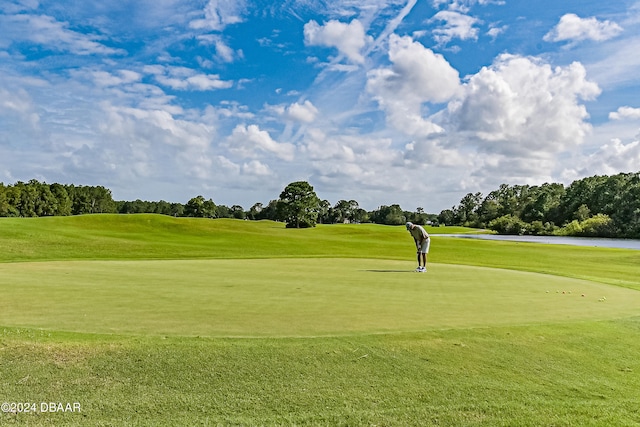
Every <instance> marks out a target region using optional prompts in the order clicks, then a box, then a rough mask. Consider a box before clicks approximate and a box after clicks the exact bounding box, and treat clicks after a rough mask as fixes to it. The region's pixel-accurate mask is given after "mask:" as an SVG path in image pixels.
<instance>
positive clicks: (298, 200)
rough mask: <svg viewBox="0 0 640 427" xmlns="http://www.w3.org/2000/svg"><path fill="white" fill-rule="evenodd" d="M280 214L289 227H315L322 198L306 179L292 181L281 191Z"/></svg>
mask: <svg viewBox="0 0 640 427" xmlns="http://www.w3.org/2000/svg"><path fill="white" fill-rule="evenodd" d="M278 203H279V206H280V215H281V218H282V220H283V221H285V222H286V223H287V227H289V228H301V227H303V228H306V227H315V225H316V222H317V220H318V211H319V209H320V199H319V198H318V196H317V195H316V192H315V191H314V190H313V187H312V186H311V185H310V184H309V183H308V182H306V181H296V182H292V183H290V184H289V185H287V186H286V187H285V189H284V190H283V191H282V193H280V200H279V202H278Z"/></svg>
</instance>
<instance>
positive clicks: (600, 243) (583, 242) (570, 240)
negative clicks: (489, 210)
mask: <svg viewBox="0 0 640 427" xmlns="http://www.w3.org/2000/svg"><path fill="white" fill-rule="evenodd" d="M439 236H442V237H457V238H462V239H482V240H502V241H514V242H532V243H546V244H552V245H576V246H593V247H601V248H619V249H637V250H640V240H634V239H605V238H595V237H594V238H591V237H564V236H507V235H498V234H434V235H433V237H436V238H437V237H439Z"/></svg>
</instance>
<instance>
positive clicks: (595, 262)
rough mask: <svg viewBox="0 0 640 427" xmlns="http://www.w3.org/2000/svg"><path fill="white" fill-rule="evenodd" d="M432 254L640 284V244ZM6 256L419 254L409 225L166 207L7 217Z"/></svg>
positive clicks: (450, 241) (512, 246) (459, 247)
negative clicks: (234, 215) (298, 225)
mask: <svg viewBox="0 0 640 427" xmlns="http://www.w3.org/2000/svg"><path fill="white" fill-rule="evenodd" d="M462 230H465V231H468V229H461V228H455V227H440V228H431V229H429V232H430V233H432V234H433V243H432V248H433V250H432V253H431V254H430V256H429V259H430V261H432V262H437V263H449V264H466V265H480V266H487V267H500V268H508V269H516V270H525V271H535V272H541V273H548V274H555V275H563V276H571V277H576V278H582V279H588V280H595V281H599V282H603V283H608V284H614V285H621V286H627V287H631V288H635V289H640V275H639V274H638V270H637V267H638V265H640V251H632V250H623V249H604V248H588V247H584V248H582V247H570V246H561V245H558V246H554V245H540V244H534V243H515V242H488V241H481V240H471V239H463V240H461V239H454V238H446V237H438V235H437V234H438V233H456V232H459V231H462ZM0 239H1V240H0V241H1V242H2V247H3V250H2V252H0V262H16V261H44V260H68V259H103V260H108V259H129V260H131V259H199V258H200V259H202V258H272V257H330V258H335V257H358V258H382V259H397V260H408V259H410V260H413V257H414V255H415V254H414V249H413V246H412V244H411V239H410V237H409V236H408V233H406V231H405V230H404V228H403V227H389V226H380V225H374V224H360V225H344V224H340V225H320V226H318V227H317V228H313V229H301V230H289V229H285V228H284V225H283V224H281V223H275V222H270V221H258V222H252V221H238V220H214V221H212V220H208V219H191V218H172V217H167V216H160V215H127V216H120V215H86V216H77V217H51V218H2V219H0Z"/></svg>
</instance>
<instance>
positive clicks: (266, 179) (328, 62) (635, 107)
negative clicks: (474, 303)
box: [0, 0, 640, 213]
mask: <svg viewBox="0 0 640 427" xmlns="http://www.w3.org/2000/svg"><path fill="white" fill-rule="evenodd" d="M639 29H640V0H620V1H615V2H613V1H609V2H605V1H591V0H563V1H557V0H553V1H551V0H536V1H528V0H527V1H525V0H336V1H328V0H283V1H280V2H271V1H265V0H121V1H117V2H105V1H94V0H86V1H70V0H62V1H61V0H2V1H0V182H4V183H5V184H13V183H15V182H17V181H25V182H26V181H28V180H30V179H37V180H39V181H41V182H47V183H54V182H58V183H62V184H74V185H102V186H105V187H107V188H109V189H111V191H112V194H113V197H114V199H115V200H136V199H141V200H149V201H152V200H153V201H158V200H166V201H170V202H179V203H186V202H187V201H188V200H189V199H190V198H192V197H195V196H197V195H202V196H204V197H205V198H206V199H209V198H211V199H213V201H214V202H215V203H217V204H225V205H227V206H231V205H241V206H243V207H244V208H245V209H247V210H248V209H249V208H250V207H251V206H252V205H253V204H254V203H263V204H265V205H266V204H267V203H268V202H269V201H270V200H274V199H277V198H278V197H279V194H280V192H281V191H282V190H283V189H284V187H285V186H286V185H287V184H289V183H291V182H294V181H307V182H309V183H310V184H311V185H312V186H313V187H314V189H315V191H316V193H317V194H318V196H319V197H320V198H321V199H324V200H328V201H329V202H330V204H331V205H335V204H336V203H337V202H338V201H339V200H356V201H357V202H358V203H359V205H360V207H362V208H364V209H367V210H374V209H377V208H378V207H380V206H382V205H391V204H399V205H400V206H401V207H402V208H403V209H404V210H409V211H413V210H416V209H417V208H418V207H421V208H423V209H424V210H425V211H426V212H429V213H439V212H440V211H441V210H443V209H448V208H450V207H452V206H454V205H457V204H458V203H459V201H460V200H461V199H462V197H464V195H465V194H467V193H476V192H481V193H483V195H486V194H488V193H489V192H491V191H493V190H495V189H497V188H498V187H499V186H500V185H501V184H508V185H525V184H528V185H541V184H543V183H546V182H560V183H563V184H565V185H569V184H570V183H571V182H572V181H574V180H576V179H580V178H584V177H587V176H593V175H613V174H617V173H620V172H638V171H640V96H638V95H639V94H640V55H639V54H638V52H639V51H640V30H639Z"/></svg>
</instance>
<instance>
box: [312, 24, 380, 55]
mask: <svg viewBox="0 0 640 427" xmlns="http://www.w3.org/2000/svg"><path fill="white" fill-rule="evenodd" d="M370 40H371V38H370V37H367V35H366V34H365V29H364V26H363V25H362V23H361V22H360V21H358V20H357V19H354V20H353V21H351V22H350V23H349V24H345V23H343V22H340V21H336V20H330V21H329V22H327V23H326V24H324V25H320V24H318V23H317V22H316V21H309V22H307V23H306V24H305V25H304V43H305V45H307V46H327V47H335V48H336V49H338V51H339V52H340V53H341V54H342V55H344V56H346V57H347V58H348V59H349V60H350V61H351V62H354V63H357V64H362V63H363V62H364V56H363V55H362V53H361V51H362V49H363V48H364V47H365V45H366V44H367V42H368V41H370Z"/></svg>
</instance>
